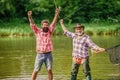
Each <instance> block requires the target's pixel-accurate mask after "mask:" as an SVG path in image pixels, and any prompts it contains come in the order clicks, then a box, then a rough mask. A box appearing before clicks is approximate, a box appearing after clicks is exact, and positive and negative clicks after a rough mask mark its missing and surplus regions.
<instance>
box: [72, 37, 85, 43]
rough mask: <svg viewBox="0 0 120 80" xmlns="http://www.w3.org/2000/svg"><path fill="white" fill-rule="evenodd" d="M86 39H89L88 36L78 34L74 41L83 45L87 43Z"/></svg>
mask: <svg viewBox="0 0 120 80" xmlns="http://www.w3.org/2000/svg"><path fill="white" fill-rule="evenodd" d="M86 39H87V38H86V37H79V36H76V37H74V38H73V43H74V44H78V45H79V44H81V45H82V44H85V43H86Z"/></svg>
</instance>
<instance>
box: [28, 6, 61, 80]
mask: <svg viewBox="0 0 120 80" xmlns="http://www.w3.org/2000/svg"><path fill="white" fill-rule="evenodd" d="M59 12H60V9H59V8H56V11H55V16H54V19H53V21H52V23H51V24H50V26H49V21H48V20H43V21H41V24H42V28H38V27H37V26H36V24H35V22H34V21H33V19H32V11H28V19H29V22H30V27H31V29H32V30H33V32H34V34H35V36H36V52H37V55H36V60H35V65H34V71H33V73H32V80H36V77H37V73H38V71H40V69H41V66H42V64H43V63H44V64H45V66H46V69H47V71H48V78H49V80H53V73H52V51H53V44H52V40H51V36H52V33H53V31H54V28H55V25H56V21H57V18H58V16H59Z"/></svg>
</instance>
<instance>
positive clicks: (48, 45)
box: [30, 23, 55, 52]
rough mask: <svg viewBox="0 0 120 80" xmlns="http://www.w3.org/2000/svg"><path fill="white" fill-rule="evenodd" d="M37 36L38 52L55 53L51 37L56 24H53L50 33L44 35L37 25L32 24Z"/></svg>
mask: <svg viewBox="0 0 120 80" xmlns="http://www.w3.org/2000/svg"><path fill="white" fill-rule="evenodd" d="M30 27H31V28H32V30H33V32H34V34H35V36H36V52H39V51H41V52H50V51H53V44H52V40H51V35H52V33H53V31H54V28H55V24H51V25H50V27H49V31H48V32H47V33H44V32H43V30H42V29H41V28H38V27H37V26H36V24H32V23H31V24H30Z"/></svg>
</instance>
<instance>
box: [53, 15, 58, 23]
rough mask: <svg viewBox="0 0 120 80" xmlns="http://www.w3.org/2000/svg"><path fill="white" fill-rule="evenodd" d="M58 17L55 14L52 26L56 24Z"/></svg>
mask: <svg viewBox="0 0 120 80" xmlns="http://www.w3.org/2000/svg"><path fill="white" fill-rule="evenodd" d="M58 16H59V13H58V14H55V16H54V19H53V21H52V24H55V23H56V22H57V19H58Z"/></svg>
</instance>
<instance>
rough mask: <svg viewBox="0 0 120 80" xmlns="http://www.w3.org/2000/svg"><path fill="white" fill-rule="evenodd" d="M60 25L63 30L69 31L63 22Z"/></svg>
mask: <svg viewBox="0 0 120 80" xmlns="http://www.w3.org/2000/svg"><path fill="white" fill-rule="evenodd" d="M60 25H61V27H62V29H63V31H64V32H66V31H67V28H66V27H65V25H64V24H63V23H60Z"/></svg>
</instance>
